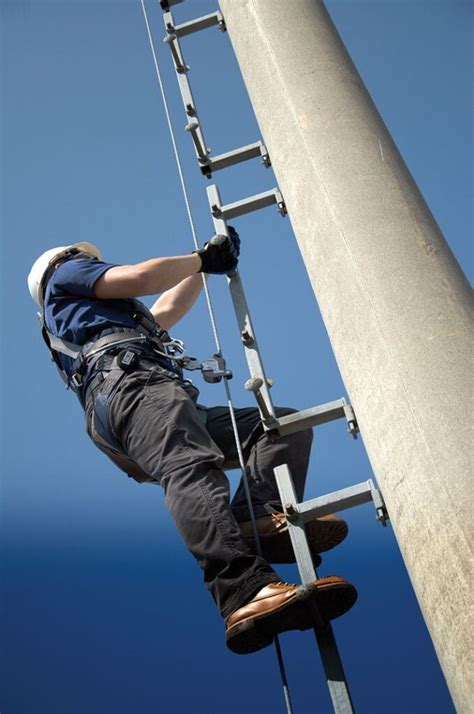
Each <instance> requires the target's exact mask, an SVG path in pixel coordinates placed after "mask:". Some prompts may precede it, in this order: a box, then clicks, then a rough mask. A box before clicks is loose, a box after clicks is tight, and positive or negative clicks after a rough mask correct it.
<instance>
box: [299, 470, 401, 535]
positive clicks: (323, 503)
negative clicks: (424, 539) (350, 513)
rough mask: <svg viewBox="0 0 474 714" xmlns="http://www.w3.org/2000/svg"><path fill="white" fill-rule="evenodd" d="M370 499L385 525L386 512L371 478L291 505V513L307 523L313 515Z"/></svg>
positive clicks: (322, 514) (326, 512) (349, 506)
mask: <svg viewBox="0 0 474 714" xmlns="http://www.w3.org/2000/svg"><path fill="white" fill-rule="evenodd" d="M370 501H373V502H374V505H375V508H376V511H377V518H378V520H380V521H382V523H383V525H385V521H386V520H387V519H388V514H387V511H386V510H385V505H384V502H383V499H382V496H381V494H380V491H379V490H378V489H377V488H375V485H374V482H373V481H372V479H369V480H368V481H363V482H362V483H358V484H355V486H349V487H348V488H342V489H340V490H339V491H333V492H332V493H327V494H326V495H325V496H319V497H318V498H313V499H311V500H310V501H304V502H303V503H300V504H298V505H297V506H296V508H295V507H294V506H293V513H296V514H297V515H298V517H301V519H302V521H303V522H304V523H307V522H308V521H310V520H313V519H314V518H315V517H316V518H320V517H321V516H327V515H329V514H330V513H333V512H334V511H345V510H347V509H348V508H353V507H354V506H360V505H362V504H363V503H369V502H370ZM290 510H291V509H290ZM289 517H290V519H291V517H292V513H290V514H289Z"/></svg>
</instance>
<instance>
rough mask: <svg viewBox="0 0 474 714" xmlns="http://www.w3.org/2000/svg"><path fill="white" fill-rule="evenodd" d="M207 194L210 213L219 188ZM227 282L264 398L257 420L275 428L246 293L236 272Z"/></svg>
mask: <svg viewBox="0 0 474 714" xmlns="http://www.w3.org/2000/svg"><path fill="white" fill-rule="evenodd" d="M207 195H208V200H209V205H210V207H211V212H212V206H220V205H221V198H220V194H219V189H218V188H217V186H216V185H215V184H213V185H212V186H209V187H208V189H207ZM212 220H213V223H214V230H215V232H216V233H217V234H220V235H229V231H228V228H227V222H226V220H225V218H223V217H222V216H221V215H219V216H216V215H214V214H213V215H212ZM227 281H228V285H229V289H230V295H231V298H232V303H233V306H234V312H235V316H236V318H237V324H238V327H239V332H240V336H241V339H242V344H243V347H244V352H245V357H246V359H247V365H248V368H249V372H250V375H251V377H252V378H256V379H260V380H261V381H262V385H261V388H260V393H261V395H262V397H263V400H264V403H265V406H266V410H267V414H264V413H263V410H262V409H261V408H260V417H261V419H262V422H263V424H264V426H265V427H266V428H272V429H274V428H275V427H276V424H277V420H276V417H275V408H274V406H273V402H272V398H271V396H270V390H269V387H268V380H267V376H266V374H265V368H264V366H263V362H262V360H261V357H260V350H259V349H258V343H257V337H256V335H255V329H254V327H253V324H252V318H251V316H250V311H249V307H248V304H247V299H246V297H245V291H244V288H243V285H242V280H241V278H240V274H239V271H238V270H236V271H234V272H232V273H231V274H230V275H228V276H227Z"/></svg>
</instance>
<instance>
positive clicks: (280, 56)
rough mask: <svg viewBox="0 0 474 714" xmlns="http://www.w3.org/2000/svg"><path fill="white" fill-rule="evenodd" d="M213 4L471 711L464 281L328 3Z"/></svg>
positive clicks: (425, 605) (452, 674) (445, 652)
mask: <svg viewBox="0 0 474 714" xmlns="http://www.w3.org/2000/svg"><path fill="white" fill-rule="evenodd" d="M219 2H220V6H221V9H222V12H223V14H224V17H225V20H226V23H227V27H228V30H229V34H230V38H231V41H232V44H233V46H234V49H235V52H236V54H237V59H238V62H239V64H240V67H241V71H242V74H243V77H244V80H245V82H246V85H247V89H248V91H249V94H250V98H251V101H252V104H253V107H254V110H255V113H256V116H257V119H258V121H259V124H260V128H261V131H262V135H263V138H264V141H265V143H266V145H267V146H268V148H269V151H270V157H271V159H272V162H273V166H274V169H275V173H276V175H277V178H278V182H279V185H280V188H281V190H282V193H283V196H284V198H285V200H286V203H287V207H288V211H289V215H290V219H291V222H292V225H293V229H294V232H295V235H296V238H297V241H298V244H299V247H300V250H301V253H302V255H303V259H304V261H305V264H306V268H307V271H308V275H309V278H310V280H311V283H312V285H313V289H314V292H315V294H316V297H317V300H318V302H319V305H320V308H321V312H322V315H323V319H324V322H325V324H326V327H327V330H328V333H329V337H330V340H331V343H332V346H333V349H334V353H335V356H336V359H337V362H338V365H339V368H340V371H341V374H342V377H343V379H344V382H345V385H346V388H347V391H348V394H349V396H350V399H351V402H352V404H353V405H354V407H355V410H356V414H357V418H358V421H359V425H360V428H361V432H362V436H363V438H364V442H365V445H366V448H367V452H368V454H369V458H370V460H371V463H372V466H373V469H374V473H375V475H376V477H377V479H378V481H379V483H380V486H381V488H382V492H383V494H384V497H385V500H386V503H387V506H388V510H389V513H390V517H391V521H392V524H393V528H394V531H395V534H396V537H397V540H398V543H399V546H400V549H401V552H402V555H403V558H404V560H405V564H406V566H407V569H408V572H409V575H410V578H411V581H412V583H413V587H414V589H415V592H416V595H417V597H418V601H419V603H420V606H421V609H422V611H423V614H424V617H425V619H426V623H427V625H428V628H429V631H430V633H431V637H432V639H433V642H434V646H435V648H436V651H437V653H438V657H439V659H440V662H441V666H442V668H443V671H444V674H445V677H446V680H447V682H448V686H449V688H450V690H451V694H452V697H453V700H454V702H455V705H456V706H457V708H458V711H459V712H468V711H469V712H472V711H473V710H472V706H473V704H472V703H473V702H474V685H473V672H474V663H473V661H472V654H473V652H474V643H473V640H472V637H473V623H472V613H473V602H472V595H471V591H472V580H471V581H470V576H472V570H471V568H472V565H471V562H472V561H471V560H470V558H471V553H472V543H473V536H474V534H473V531H472V521H473V518H472V504H473V487H472V483H471V480H470V478H471V476H470V459H469V452H470V446H471V441H470V436H469V421H470V406H469V401H470V400H469V392H470V374H469V368H470V362H471V345H470V330H471V323H470V318H469V307H470V304H471V299H472V295H471V290H470V287H469V284H468V283H467V281H466V279H465V277H464V275H463V273H462V271H461V269H460V267H459V265H458V264H457V262H456V260H455V258H454V257H453V255H452V253H451V251H450V250H449V248H448V246H447V244H446V242H445V240H444V238H443V236H442V234H441V232H440V230H439V228H438V226H437V225H436V222H435V220H434V218H433V216H432V214H431V213H430V210H429V208H428V207H427V205H426V203H425V201H424V200H423V197H422V196H421V194H420V192H419V190H418V188H417V186H416V184H415V183H414V181H413V178H412V177H411V175H410V173H409V171H408V169H407V167H406V166H405V164H404V162H403V159H402V158H401V156H400V154H399V152H398V150H397V148H396V146H395V145H394V143H393V140H392V139H391V137H390V135H389V133H388V131H387V128H386V127H385V125H384V123H383V121H382V119H381V117H380V116H379V114H378V112H377V110H376V108H375V106H374V104H373V103H372V100H371V98H370V96H369V94H368V92H367V90H366V89H365V87H364V85H363V83H362V80H361V78H360V76H359V74H358V73H357V70H356V69H355V67H354V65H353V64H352V61H351V59H350V57H349V56H348V53H347V51H346V50H345V48H344V46H343V44H342V41H341V39H340V37H339V35H338V33H337V31H336V29H335V28H334V25H333V23H332V21H331V19H330V17H329V15H328V13H327V11H326V9H325V7H324V5H323V4H322V2H321V1H320V0H297V1H295V0H293V1H292V2H288V0H219ZM290 285H291V283H290ZM398 617H399V618H400V619H401V621H403V613H398ZM406 636H407V640H408V641H409V638H410V633H409V632H407V633H406Z"/></svg>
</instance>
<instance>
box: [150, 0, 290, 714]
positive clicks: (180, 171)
mask: <svg viewBox="0 0 474 714" xmlns="http://www.w3.org/2000/svg"><path fill="white" fill-rule="evenodd" d="M140 3H141V6H142V11H143V17H144V20H145V25H146V31H147V35H148V41H149V43H150V49H151V53H152V57H153V63H154V65H155V71H156V76H157V79H158V84H159V87H160V92H161V98H162V101H163V106H164V110H165V115H166V121H167V124H168V129H169V133H170V137H171V143H172V145H173V151H174V155H175V160H176V166H177V169H178V175H179V180H180V183H181V189H182V192H183V198H184V203H185V206H186V212H187V214H188V219H189V225H190V228H191V234H192V238H193V243H194V247H195V249H196V250H198V249H199V243H198V240H197V235H196V228H195V224H194V218H193V214H192V211H191V205H190V202H189V197H188V191H187V186H186V181H185V179H184V172H183V168H182V164H181V158H180V155H179V151H178V146H177V143H176V138H175V133H174V129H173V124H172V122H171V115H170V111H169V107H168V101H167V98H166V93H165V89H164V85H163V79H162V76H161V72H160V68H159V64H158V58H157V54H156V50H155V44H154V42H153V36H152V34H151V29H150V23H149V21H148V14H147V10H146V7H145V2H144V0H140ZM202 282H203V287H204V292H205V295H206V302H207V309H208V313H209V319H210V322H211V328H212V332H213V335H214V341H215V344H216V349H217V351H218V352H219V353H220V354H221V355H222V347H221V341H220V337H219V332H218V329H217V323H216V318H215V313H214V308H213V305H212V300H211V296H210V293H209V287H208V285H207V278H206V276H205V274H204V273H202ZM224 386H225V391H226V397H227V406H228V408H229V414H230V419H231V422H232V429H233V432H234V439H235V444H236V448H237V454H238V457H239V464H240V468H241V471H242V481H243V484H244V490H245V496H246V500H247V505H248V507H249V513H250V518H251V521H252V528H253V533H254V538H255V543H256V545H257V553H258V555H260V556H261V555H262V549H261V545H260V538H259V535H258V531H257V524H256V522H255V514H254V511H253V504H252V497H251V494H250V487H249V483H248V478H247V470H246V467H245V460H244V455H243V451H242V444H241V442H240V436H239V432H238V428H237V421H236V418H235V410H234V405H233V401H232V394H231V390H230V386H229V382H228V380H227V379H225V378H224ZM275 649H276V655H277V660H278V666H279V670H280V677H281V682H282V687H283V693H284V697H285V702H286V707H287V711H288V714H293V708H292V705H291V699H290V691H289V688H288V682H287V677H286V671H285V665H284V662H283V656H282V652H281V646H280V641H279V638H278V637H277V636H276V637H275Z"/></svg>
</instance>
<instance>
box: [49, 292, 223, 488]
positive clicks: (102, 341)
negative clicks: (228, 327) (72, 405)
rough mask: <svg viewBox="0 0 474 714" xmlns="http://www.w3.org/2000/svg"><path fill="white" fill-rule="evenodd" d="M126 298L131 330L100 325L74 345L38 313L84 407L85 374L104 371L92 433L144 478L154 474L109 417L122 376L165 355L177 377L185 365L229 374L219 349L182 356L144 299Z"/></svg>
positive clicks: (217, 377) (212, 375)
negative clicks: (70, 362)
mask: <svg viewBox="0 0 474 714" xmlns="http://www.w3.org/2000/svg"><path fill="white" fill-rule="evenodd" d="M129 303H130V304H131V308H132V310H131V314H132V318H133V320H134V321H135V329H129V328H126V327H118V326H117V327H112V328H109V329H107V330H103V331H102V332H100V333H99V334H98V335H97V336H96V337H95V338H94V339H92V340H89V341H88V342H86V344H84V345H77V344H75V343H72V342H68V341H67V340H63V339H61V338H60V337H57V336H56V335H53V334H52V333H51V332H49V330H48V329H47V327H46V324H45V320H44V316H43V314H41V313H38V318H39V321H40V324H41V332H42V335H43V339H44V341H45V343H46V345H47V347H48V350H49V352H50V354H51V358H52V360H53V362H54V363H55V365H56V367H57V369H58V371H59V373H60V375H61V378H62V380H63V382H64V383H65V384H66V387H67V388H70V389H71V390H72V391H73V392H74V393H75V394H76V395H77V397H78V399H79V401H80V402H81V405H82V406H83V408H85V388H86V387H87V384H86V383H85V381H84V378H85V377H86V375H87V373H91V372H92V370H95V371H97V373H98V374H99V373H102V374H105V375H106V376H105V377H104V379H103V382H102V383H101V386H100V391H99V392H98V394H97V395H96V398H95V401H94V412H93V417H92V424H91V430H92V433H91V437H92V438H93V440H94V442H95V443H96V444H97V446H98V447H99V448H100V449H101V450H102V451H103V452H104V453H106V454H107V456H108V457H109V458H110V459H111V460H112V461H113V462H114V463H115V464H116V465H117V466H118V467H119V468H120V469H121V470H122V471H125V473H126V474H127V475H128V476H130V477H131V478H133V479H135V480H136V481H139V482H140V483H143V482H145V481H153V479H152V478H151V477H150V476H149V475H148V474H146V473H145V472H144V471H142V470H141V469H140V468H139V467H138V465H137V464H136V463H135V462H134V461H133V460H132V459H130V458H129V457H128V456H127V455H126V453H125V452H124V450H123V449H122V447H121V445H120V443H119V441H118V440H117V438H116V436H115V434H114V432H113V429H112V425H111V421H110V406H111V402H112V398H113V397H114V395H115V394H116V392H117V390H118V388H119V386H120V384H121V382H122V380H123V378H124V377H125V375H126V374H129V373H131V372H133V371H134V370H135V369H136V368H137V366H138V365H139V364H140V365H142V366H144V367H146V368H148V369H152V368H153V367H155V366H156V365H157V363H159V362H158V361H157V360H156V357H161V358H162V362H163V360H169V361H171V362H172V363H174V365H175V366H176V369H174V370H167V369H166V368H165V367H164V366H163V364H161V368H162V369H163V370H164V371H165V372H167V374H169V375H170V377H172V378H175V379H176V378H181V377H182V370H183V369H186V370H191V371H193V370H198V369H199V370H201V372H202V375H203V378H204V380H205V381H206V382H210V383H216V382H220V381H221V379H222V378H223V377H224V378H226V379H230V378H231V377H232V373H231V371H230V370H228V369H227V368H226V365H225V360H224V358H223V357H222V355H221V354H214V355H213V356H212V357H211V358H209V359H206V360H203V361H202V362H199V361H198V360H197V359H195V358H194V357H189V356H188V355H186V351H185V346H184V343H183V342H182V341H181V340H177V339H174V338H172V337H170V335H169V334H168V332H167V331H166V330H163V329H162V328H161V327H160V326H159V325H158V324H157V323H156V322H155V320H154V317H153V315H152V313H151V312H150V311H149V310H148V308H146V306H145V305H143V303H141V302H140V301H139V300H135V299H134V298H131V299H130V300H129ZM120 348H122V349H120ZM60 354H64V355H66V356H68V357H71V358H72V359H74V367H73V373H72V375H71V376H69V375H68V374H67V372H66V371H65V369H64V367H63V364H62V362H61V359H60ZM87 381H88V380H87Z"/></svg>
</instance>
